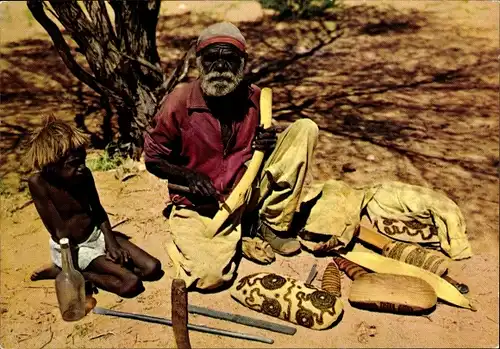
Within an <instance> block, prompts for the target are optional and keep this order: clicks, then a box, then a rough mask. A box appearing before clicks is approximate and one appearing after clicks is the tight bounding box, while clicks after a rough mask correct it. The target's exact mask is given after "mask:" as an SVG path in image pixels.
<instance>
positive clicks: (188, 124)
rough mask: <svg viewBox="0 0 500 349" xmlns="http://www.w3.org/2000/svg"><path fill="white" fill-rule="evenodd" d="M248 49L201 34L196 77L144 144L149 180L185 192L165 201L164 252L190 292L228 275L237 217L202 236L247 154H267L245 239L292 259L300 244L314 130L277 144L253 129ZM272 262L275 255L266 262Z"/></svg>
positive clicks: (169, 102) (231, 34)
mask: <svg viewBox="0 0 500 349" xmlns="http://www.w3.org/2000/svg"><path fill="white" fill-rule="evenodd" d="M247 57H248V56H247V53H246V42H245V39H244V37H243V35H242V34H241V33H240V31H239V30H238V28H236V27H235V26H234V25H232V24H230V23H227V22H223V23H217V24H214V25H212V26H210V27H208V28H206V29H205V30H204V31H203V32H202V33H201V35H200V36H199V38H198V41H197V47H196V63H197V67H198V70H199V78H198V79H197V80H195V81H193V82H190V83H188V84H185V85H183V86H179V87H178V88H176V89H175V90H174V91H172V92H171V93H170V94H169V95H168V96H167V97H166V98H165V99H164V101H163V102H162V105H161V106H160V109H159V111H158V113H157V115H156V116H155V118H154V125H153V127H152V128H151V129H150V130H148V132H147V133H146V135H145V147H144V149H145V160H146V167H147V169H148V171H149V172H151V173H152V174H154V175H156V176H157V177H159V178H161V179H167V180H168V181H169V182H170V183H173V184H178V185H184V186H187V187H189V188H190V193H189V194H185V193H174V192H171V194H170V196H171V197H170V205H171V211H170V214H169V224H170V232H169V241H168V243H167V251H168V254H169V256H170V258H171V259H172V261H173V263H174V265H175V268H176V272H177V277H180V278H183V279H184V280H185V281H186V284H187V286H188V287H189V286H196V287H197V288H199V289H213V288H217V287H219V286H221V285H222V284H223V283H224V282H226V281H229V280H231V279H232V277H233V276H234V272H235V270H236V261H235V259H236V258H235V255H236V251H237V249H238V247H239V245H238V244H239V242H240V240H241V238H242V228H241V221H242V219H243V214H234V215H232V216H230V218H229V222H227V223H226V224H224V225H223V227H222V228H221V231H220V232H219V233H218V234H217V235H216V236H215V237H214V238H212V239H208V238H206V237H204V236H203V231H204V229H205V227H206V226H207V224H208V223H209V222H210V220H211V219H212V218H213V216H214V215H215V213H216V211H217V209H218V205H219V202H220V201H222V200H223V199H225V198H227V197H228V196H229V194H230V193H231V190H232V189H233V188H234V187H235V185H236V184H237V183H238V181H239V179H240V178H241V177H242V175H243V173H244V172H245V170H246V165H247V163H248V162H249V160H250V159H251V157H252V153H253V150H255V149H258V150H263V151H264V152H265V154H266V157H265V162H264V164H263V166H262V169H261V172H260V173H259V175H258V178H257V180H256V181H255V184H254V186H253V187H252V191H251V195H250V197H249V198H248V200H247V203H246V204H245V207H244V208H242V209H240V210H239V212H244V214H248V213H249V212H253V213H256V214H255V217H256V219H255V221H254V222H253V223H254V224H253V228H252V229H251V230H252V231H251V232H250V233H249V234H254V235H256V236H258V237H260V238H261V239H263V240H265V241H267V242H268V243H269V245H270V246H271V247H272V249H273V251H275V252H276V253H279V254H282V255H291V254H294V253H297V252H298V251H299V250H300V243H299V242H298V241H297V240H296V239H295V238H294V237H293V236H290V234H289V233H288V232H289V230H290V225H291V222H292V218H293V215H294V213H295V211H296V209H297V206H298V204H299V198H300V195H301V192H302V187H303V185H304V180H305V177H306V173H307V171H308V168H309V166H310V163H311V159H312V153H313V150H314V147H315V146H316V142H317V136H318V128H317V126H316V124H315V123H314V122H312V121H311V120H309V119H302V120H299V121H297V122H295V123H293V124H292V125H290V126H289V127H288V128H287V129H286V130H285V131H283V132H282V133H281V134H280V135H279V136H277V135H276V132H275V130H274V129H266V130H264V129H263V128H262V127H261V126H260V125H259V118H260V114H259V98H260V89H259V88H258V87H257V86H255V85H252V84H249V83H248V82H246V81H245V80H244V70H245V66H246V62H247ZM273 258H274V256H273Z"/></svg>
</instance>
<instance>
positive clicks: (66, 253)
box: [61, 245, 74, 271]
mask: <svg viewBox="0 0 500 349" xmlns="http://www.w3.org/2000/svg"><path fill="white" fill-rule="evenodd" d="M61 259H62V261H61V262H62V270H64V271H70V270H74V268H73V258H72V257H71V250H70V248H69V245H61Z"/></svg>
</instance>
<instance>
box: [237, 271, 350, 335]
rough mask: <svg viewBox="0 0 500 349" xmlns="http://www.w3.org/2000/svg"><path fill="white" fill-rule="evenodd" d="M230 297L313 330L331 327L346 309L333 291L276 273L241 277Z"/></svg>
mask: <svg viewBox="0 0 500 349" xmlns="http://www.w3.org/2000/svg"><path fill="white" fill-rule="evenodd" d="M231 296H232V297H233V298H234V299H236V300H237V301H238V302H240V303H241V304H243V305H244V306H246V307H248V308H250V309H252V310H255V311H257V312H259V313H263V314H266V315H269V316H273V317H275V318H279V319H282V320H285V321H289V322H291V323H294V324H297V325H300V326H304V327H307V328H310V329H313V330H325V329H328V328H330V327H332V326H333V325H334V324H335V323H336V322H337V320H338V319H339V317H340V315H341V314H342V312H343V310H344V304H343V303H342V300H341V299H340V298H337V297H335V296H334V295H333V294H331V293H329V292H326V291H323V290H320V289H318V288H316V287H314V286H311V285H306V284H305V283H303V282H301V281H299V280H295V279H292V278H289V277H283V276H281V275H277V274H273V273H257V274H251V275H247V276H245V277H243V278H241V279H240V280H239V281H238V282H237V283H235V284H234V285H233V287H232V288H231Z"/></svg>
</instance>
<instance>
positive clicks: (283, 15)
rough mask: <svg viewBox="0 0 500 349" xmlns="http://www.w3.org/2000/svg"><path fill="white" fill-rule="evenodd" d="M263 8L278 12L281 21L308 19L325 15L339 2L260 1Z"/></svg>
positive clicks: (327, 0)
mask: <svg viewBox="0 0 500 349" xmlns="http://www.w3.org/2000/svg"><path fill="white" fill-rule="evenodd" d="M259 2H260V3H261V5H262V7H263V8H268V9H271V10H274V11H277V12H278V18H279V19H308V18H312V17H317V16H321V15H323V13H324V12H325V11H326V10H327V9H330V8H333V7H335V6H336V5H337V0H259Z"/></svg>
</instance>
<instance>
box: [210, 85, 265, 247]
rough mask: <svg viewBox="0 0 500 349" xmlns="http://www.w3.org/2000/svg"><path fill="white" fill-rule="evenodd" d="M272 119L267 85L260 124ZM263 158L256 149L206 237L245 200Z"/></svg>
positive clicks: (261, 99) (261, 98)
mask: <svg viewBox="0 0 500 349" xmlns="http://www.w3.org/2000/svg"><path fill="white" fill-rule="evenodd" d="M271 120H272V91H271V89H270V88H267V87H266V88H263V89H262V90H261V92H260V124H261V125H263V127H264V128H269V127H270V126H271ZM263 160H264V152H263V151H261V150H256V151H255V152H254V153H253V155H252V159H251V160H250V164H249V165H248V168H247V170H246V171H245V174H244V175H243V177H242V178H241V179H240V181H239V182H238V184H237V185H236V187H235V188H234V189H233V191H232V192H231V194H230V195H229V197H228V198H227V200H226V202H225V204H226V205H222V206H221V207H220V208H219V211H217V213H216V214H215V217H214V218H213V219H212V221H211V222H210V223H209V224H208V226H207V228H206V229H205V232H204V235H205V237H207V238H213V237H214V236H215V235H216V234H217V233H218V231H219V229H220V227H221V226H222V224H224V222H225V221H226V219H227V218H228V217H229V215H230V214H231V213H233V212H234V211H235V210H236V209H237V208H238V207H240V206H241V205H242V204H243V203H244V202H245V197H246V194H247V191H248V189H249V188H250V186H251V185H252V183H253V181H254V179H255V177H256V176H257V173H258V172H259V170H260V166H261V164H262V161H263Z"/></svg>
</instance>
